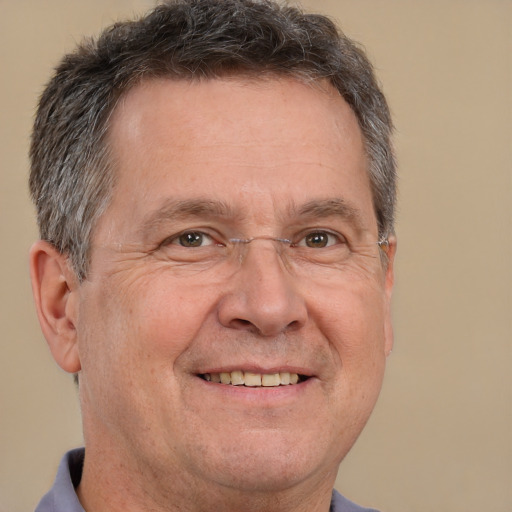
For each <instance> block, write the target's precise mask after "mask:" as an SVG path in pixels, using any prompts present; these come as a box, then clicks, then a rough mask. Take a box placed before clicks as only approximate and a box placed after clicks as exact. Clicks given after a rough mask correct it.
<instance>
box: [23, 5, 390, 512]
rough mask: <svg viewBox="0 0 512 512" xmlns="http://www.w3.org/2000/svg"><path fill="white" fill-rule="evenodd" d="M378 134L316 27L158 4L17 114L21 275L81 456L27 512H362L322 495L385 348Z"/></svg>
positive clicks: (355, 85) (258, 9)
mask: <svg viewBox="0 0 512 512" xmlns="http://www.w3.org/2000/svg"><path fill="white" fill-rule="evenodd" d="M390 132H391V121H390V118H389V112H388V109H387V106H386V102H385V100H384V97H383V96H382V94H381V92H380V91H379V88H378V86H377V84H376V81H375V79H374V76H373V73H372V69H371V66H370V64H369V63H368V61H367V59H366V57H365V56H364V55H363V54H362V53H361V51H360V50H358V49H357V47H356V46H355V45H354V44H353V43H352V42H351V41H350V40H348V39H347V38H346V37H344V36H343V35H339V34H338V33H337V32H336V29H335V27H334V26H333V25H332V23H331V22H330V21H328V20H327V19H326V18H324V17H321V16H316V15H306V14H303V13H302V12H300V11H299V10H297V9H295V8H291V7H282V6H281V7H280V6H278V5H277V4H274V3H270V2H262V1H256V0H177V1H173V2H168V3H166V4H162V5H161V6H158V7H157V8H156V9H155V10H154V11H152V12H151V13H149V14H148V15H147V16H146V17H145V18H142V19H140V20H138V21H134V22H128V23H122V24H117V25H115V26H113V27H112V28H110V29H108V30H107V31H105V32H104V33H103V34H102V36H101V37H100V38H99V40H98V41H96V42H90V41H89V42H86V43H84V44H83V45H82V46H81V47H80V48H78V49H77V51H76V52H75V53H73V54H71V55H68V56H66V57H65V58H64V60H63V61H62V63H61V64H60V66H59V67H58V69H57V70H56V73H55V76H54V77H53V79H52V80H51V81H50V83H49V84H48V86H47V88H46V90H45V92H44V93H43V96H42V98H41V102H40V105H39V109H38V113H37V118H36V121H35V127H34V134H33V139H32V147H31V158H32V173H31V178H30V186H31V193H32V196H33V198H34V201H35V203H36V205H37V209H38V221H39V226H40V231H41V241H39V242H37V243H36V244H35V245H34V246H33V248H32V250H31V276H32V282H33V290H34V296H35V302H36V305H37V311H38V315H39V319H40V323H41V326H42V330H43V332H44V335H45V337H46V339H47V341H48V343H49V346H50V349H51V351H52V354H53V356H54V358H55V360H56V361H57V363H58V364H59V365H60V366H61V367H62V368H63V369H64V370H66V371H68V372H70V373H73V374H75V375H76V376H77V381H78V385H79V395H80V403H81V409H82V416H83V431H84V440H85V451H84V450H78V451H73V452H71V453H69V454H68V455H67V456H66V457H65V458H64V460H63V462H62V463H61V466H60V468H59V473H58V475H57V479H56V483H55V486H54V487H53V489H52V490H51V491H50V492H49V493H48V494H47V495H46V496H45V497H44V498H43V500H42V501H41V503H40V504H39V506H38V508H37V511H38V512H46V511H50V510H52V511H55V512H64V511H66V512H76V511H81V510H86V511H88V512H92V511H94V512H107V511H108V512H117V511H121V510H122V511H149V510H151V511H159V512H163V511H167V512H169V511H187V512H193V511H214V510H215V511H218V510H222V511H240V510H243V511H292V510H293V511H294V512H297V511H299V512H300V511H308V512H327V511H328V510H333V511H336V512H350V511H361V510H367V509H362V508H360V507H358V506H356V505H354V504H353V503H351V502H349V501H348V500H346V499H345V498H343V497H341V496H340V495H339V494H337V493H333V485H334V480H335V477H336V472H337V469H338V466H339V464H340V462H341V461H342V459H343V458H344V456H345V455H346V453H347V452H348V451H349V449H350V448H351V446H352V445H353V443H354V442H355V440H356V438H357V436H358V435H359V433H360V432H361V430H362V428H363V427H364V425H365V423H366V421H367V419H368V417H369V415H370V413H371V411H372V409H373V406H374V404H375V401H376V399H377V396H378V394H379V391H380V387H381V382H382V378H383V373H384V367H385V360H386V356H387V355H388V354H389V352H390V350H391V347H392V329H391V324H390V296H391V289H392V285H393V258H394V254H395V248H396V241H395V238H394V235H393V208H394V202H395V170H394V161H393V156H392V150H391V145H390Z"/></svg>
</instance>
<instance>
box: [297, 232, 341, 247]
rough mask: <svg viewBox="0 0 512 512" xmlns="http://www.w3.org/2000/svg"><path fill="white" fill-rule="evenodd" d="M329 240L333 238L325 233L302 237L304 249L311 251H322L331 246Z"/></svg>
mask: <svg viewBox="0 0 512 512" xmlns="http://www.w3.org/2000/svg"><path fill="white" fill-rule="evenodd" d="M329 238H334V237H333V236H332V235H329V233H326V232H325V231H317V232H314V233H309V234H308V235H306V236H305V237H304V244H305V245H306V247H311V248H312V249H322V248H323V247H327V246H328V245H331V244H332V241H331V240H329Z"/></svg>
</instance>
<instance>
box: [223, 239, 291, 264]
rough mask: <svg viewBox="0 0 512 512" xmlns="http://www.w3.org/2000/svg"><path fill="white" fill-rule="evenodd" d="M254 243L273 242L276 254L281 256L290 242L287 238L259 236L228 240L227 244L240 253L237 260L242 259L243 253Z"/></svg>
mask: <svg viewBox="0 0 512 512" xmlns="http://www.w3.org/2000/svg"><path fill="white" fill-rule="evenodd" d="M255 241H267V242H273V245H274V247H275V248H276V249H277V252H278V253H279V255H280V256H282V255H283V252H286V249H288V248H289V247H290V246H291V244H292V241H291V240H289V239H288V238H280V237H276V236H270V235H261V236H253V237H251V238H230V239H229V242H230V243H231V244H232V245H233V247H234V248H238V249H239V251H240V250H241V251H240V252H238V251H236V252H238V254H239V258H240V259H243V257H244V255H245V252H246V250H247V248H248V247H249V245H252V243H253V242H255Z"/></svg>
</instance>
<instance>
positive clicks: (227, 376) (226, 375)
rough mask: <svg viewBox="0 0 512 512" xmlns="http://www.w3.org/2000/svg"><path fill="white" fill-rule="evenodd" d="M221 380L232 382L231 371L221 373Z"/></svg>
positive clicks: (224, 382) (222, 381)
mask: <svg viewBox="0 0 512 512" xmlns="http://www.w3.org/2000/svg"><path fill="white" fill-rule="evenodd" d="M220 381H221V383H222V384H231V374H230V373H221V374H220Z"/></svg>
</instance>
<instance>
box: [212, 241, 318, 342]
mask: <svg viewBox="0 0 512 512" xmlns="http://www.w3.org/2000/svg"><path fill="white" fill-rule="evenodd" d="M274 245H275V241H274V242H273V241H271V240H258V241H257V243H255V242H252V243H251V244H249V247H247V250H246V253H245V257H244V258H243V261H242V263H241V264H240V267H239V269H238V270H237V272H236V273H235V274H234V275H233V276H232V277H231V279H230V281H229V284H228V286H227V291H226V293H225V294H224V295H223V296H222V299H221V300H220V302H219V305H218V317H219V321H220V323H221V324H222V325H224V326H225V327H228V328H231V329H239V330H245V331H250V332H252V333H255V334H258V335H260V336H267V337H270V336H276V335H278V334H281V333H284V332H289V331H293V330H297V329H300V328H301V327H302V326H303V325H304V324H305V323H306V320H307V315H308V313H307V307H306V302H305V299H304V297H303V296H302V295H301V293H300V291H299V290H298V283H297V281H296V280H294V278H293V275H291V274H290V272H289V271H288V269H286V268H285V263H284V262H283V260H282V259H281V257H280V255H279V254H278V251H276V248H275V247H274Z"/></svg>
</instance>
